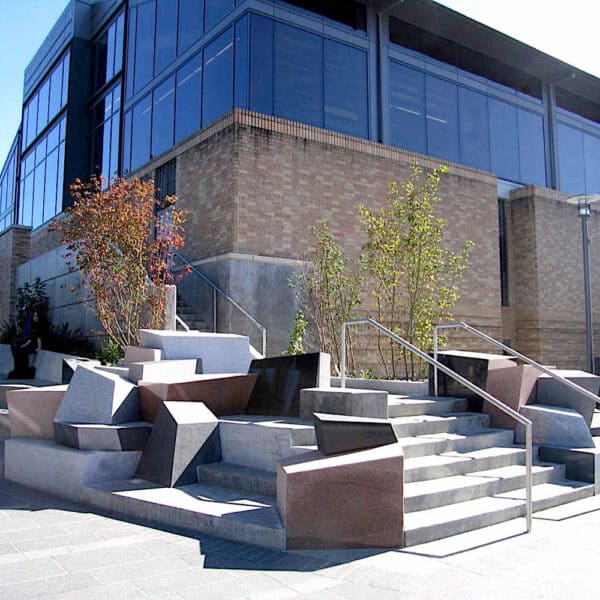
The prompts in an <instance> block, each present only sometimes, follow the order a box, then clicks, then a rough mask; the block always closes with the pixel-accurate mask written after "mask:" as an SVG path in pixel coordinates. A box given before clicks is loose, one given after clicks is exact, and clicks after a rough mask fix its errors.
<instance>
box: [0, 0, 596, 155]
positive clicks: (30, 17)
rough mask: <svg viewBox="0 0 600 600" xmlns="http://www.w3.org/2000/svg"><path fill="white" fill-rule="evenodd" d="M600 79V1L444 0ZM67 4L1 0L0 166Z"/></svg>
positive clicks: (55, 0)
mask: <svg viewBox="0 0 600 600" xmlns="http://www.w3.org/2000/svg"><path fill="white" fill-rule="evenodd" d="M438 1H439V2H441V3H442V4H445V5H446V6H449V7H450V8H453V9H454V10H457V11H459V12H462V13H464V14H466V15H468V16H470V17H472V18H474V19H476V20H478V21H481V22H483V23H485V24H486V25H489V26H491V27H494V28H495V29H498V30H500V31H502V32H504V33H507V34H508V35H511V36H512V37H515V38H517V39H519V40H521V41H524V42H526V43H528V44H529V45H531V46H534V47H535V48H539V49H540V50H543V51H544V52H547V53H548V54H551V55H553V56H556V57H557V58H560V59H562V60H564V61H566V62H568V63H570V64H573V65H575V66H577V67H579V68H580V69H583V70H585V71H588V72H590V73H592V74H594V75H596V76H598V77H600V35H599V33H598V29H599V28H600V2H599V1H598V0H568V1H565V0H438ZM67 3H68V2H67V0H0V56H1V57H2V59H1V60H0V82H1V85H2V93H1V94H0V166H1V165H2V164H3V162H4V158H5V157H6V153H7V152H8V149H9V147H10V144H11V142H12V139H13V137H14V134H15V133H16V130H17V127H18V124H19V121H20V119H21V99H22V90H23V71H24V69H25V66H26V65H27V63H28V62H29V61H30V60H31V58H32V57H33V55H34V53H35V51H36V50H37V49H38V47H39V46H40V44H41V43H42V41H43V40H44V38H45V37H46V34H47V33H48V32H49V31H50V28H51V27H52V25H53V24H54V22H55V21H56V19H57V18H58V17H59V15H60V14H61V12H62V11H63V9H64V8H65V6H66V5H67Z"/></svg>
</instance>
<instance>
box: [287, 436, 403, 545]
mask: <svg viewBox="0 0 600 600" xmlns="http://www.w3.org/2000/svg"><path fill="white" fill-rule="evenodd" d="M403 478H404V455H403V452H402V446H401V445H400V444H389V445H387V446H380V447H378V448H371V449H369V450H362V451H359V452H351V453H348V454H341V455H337V456H330V457H325V456H324V455H323V454H321V453H320V452H314V453H309V454H304V455H302V456H299V457H297V458H293V459H289V460H287V461H284V462H283V463H282V464H281V465H280V466H279V468H278V470H277V507H278V509H279V514H280V516H281V518H282V520H283V522H284V525H285V528H286V536H287V548H288V549H302V548H311V549H318V548H322V549H331V548H372V547H377V548H400V547H402V545H403V543H404V539H403V536H404V528H403V522H404V506H403V504H404V496H403V494H404V490H403Z"/></svg>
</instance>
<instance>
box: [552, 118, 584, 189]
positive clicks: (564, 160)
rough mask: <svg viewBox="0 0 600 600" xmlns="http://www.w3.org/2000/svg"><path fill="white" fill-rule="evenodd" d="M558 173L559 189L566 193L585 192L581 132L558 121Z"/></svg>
mask: <svg viewBox="0 0 600 600" xmlns="http://www.w3.org/2000/svg"><path fill="white" fill-rule="evenodd" d="M556 132H557V136H558V173H559V177H560V189H561V190H562V191H563V192H566V193H568V194H583V193H584V192H585V172H584V161H583V132H581V131H579V130H577V129H574V128H573V127H569V126H568V125H563V124H562V123H558V124H557V126H556Z"/></svg>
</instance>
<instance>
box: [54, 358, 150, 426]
mask: <svg viewBox="0 0 600 600" xmlns="http://www.w3.org/2000/svg"><path fill="white" fill-rule="evenodd" d="M55 420H56V421H58V422H59V423H97V424H104V425H115V424H117V423H130V422H133V421H137V420H139V402H138V394H137V388H136V386H135V385H134V384H132V383H131V382H129V381H127V380H125V379H123V378H122V377H119V376H118V375H113V374H112V373H106V372H103V371H99V370H98V369H94V368H90V367H87V366H84V365H80V366H79V367H78V368H77V370H76V371H75V373H74V375H73V379H72V380H71V383H70V384H69V387H68V388H67V391H66V393H65V397H64V399H63V401H62V402H61V404H60V406H59V408H58V411H57V413H56V417H55Z"/></svg>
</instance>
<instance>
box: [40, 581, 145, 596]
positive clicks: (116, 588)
mask: <svg viewBox="0 0 600 600" xmlns="http://www.w3.org/2000/svg"><path fill="white" fill-rule="evenodd" d="M147 598H148V596H146V594H144V593H143V592H141V591H140V590H139V588H138V587H136V586H135V585H134V584H133V583H131V582H128V581H124V582H119V583H115V584H113V585H103V586H99V585H98V586H96V587H92V588H88V589H83V590H79V591H77V592H69V593H66V594H60V595H57V596H49V597H48V598H47V600H142V599H144V600H147Z"/></svg>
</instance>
